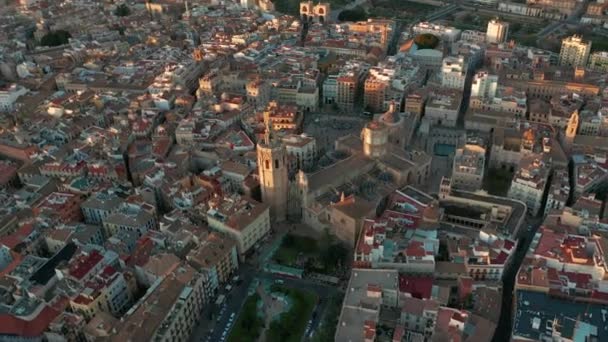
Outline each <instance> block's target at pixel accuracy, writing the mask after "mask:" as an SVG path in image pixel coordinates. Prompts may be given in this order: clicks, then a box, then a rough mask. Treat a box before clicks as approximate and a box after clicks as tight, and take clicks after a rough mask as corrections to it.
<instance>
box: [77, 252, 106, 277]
mask: <svg viewBox="0 0 608 342" xmlns="http://www.w3.org/2000/svg"><path fill="white" fill-rule="evenodd" d="M102 259H103V255H101V254H100V253H99V252H98V251H95V250H94V251H93V252H91V254H89V255H81V256H80V257H79V258H78V260H76V262H75V264H74V265H73V266H72V267H70V275H71V276H72V277H74V278H76V279H78V280H80V279H82V278H83V277H84V276H85V275H86V274H87V273H89V271H91V269H92V268H93V267H95V265H97V264H98V263H99V262H101V260H102Z"/></svg>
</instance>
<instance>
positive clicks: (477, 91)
mask: <svg viewBox="0 0 608 342" xmlns="http://www.w3.org/2000/svg"><path fill="white" fill-rule="evenodd" d="M497 88H498V76H497V75H492V74H490V73H488V72H487V71H479V72H477V73H476V74H475V76H474V77H473V82H472V83H471V97H478V98H481V99H484V100H493V99H494V97H495V96H496V89H497Z"/></svg>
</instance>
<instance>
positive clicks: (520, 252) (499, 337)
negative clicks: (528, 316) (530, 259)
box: [492, 218, 542, 342]
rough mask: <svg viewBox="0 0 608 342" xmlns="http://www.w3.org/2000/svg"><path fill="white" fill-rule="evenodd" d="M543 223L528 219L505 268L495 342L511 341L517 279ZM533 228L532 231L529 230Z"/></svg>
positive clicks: (539, 220)
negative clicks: (531, 244)
mask: <svg viewBox="0 0 608 342" xmlns="http://www.w3.org/2000/svg"><path fill="white" fill-rule="evenodd" d="M541 223H542V218H532V219H526V221H525V223H524V225H523V227H522V228H523V229H521V230H520V234H519V235H520V236H519V239H518V244H517V249H516V250H515V254H514V255H513V258H512V259H511V262H510V263H509V264H508V265H507V266H506V267H505V270H504V272H503V275H502V285H503V286H502V306H501V308H500V320H499V321H498V326H497V327H496V331H495V332H494V338H493V339H492V341H493V342H508V341H510V339H511V328H512V326H513V322H512V318H513V312H512V311H513V291H514V288H515V277H516V276H517V271H518V270H519V266H521V263H522V262H523V260H524V257H525V256H526V253H527V251H528V248H529V247H530V243H531V242H532V238H533V237H534V234H536V231H537V230H538V228H539V227H540V225H541ZM529 226H531V227H532V228H531V229H527V228H528V227H529Z"/></svg>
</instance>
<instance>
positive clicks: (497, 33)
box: [486, 19, 509, 44]
mask: <svg viewBox="0 0 608 342" xmlns="http://www.w3.org/2000/svg"><path fill="white" fill-rule="evenodd" d="M508 34H509V23H507V22H504V21H500V20H499V19H492V20H490V21H489V22H488V30H487V31H486V42H488V43H497V44H498V43H504V42H505V41H506V40H507V35H508Z"/></svg>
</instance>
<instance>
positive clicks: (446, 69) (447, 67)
mask: <svg viewBox="0 0 608 342" xmlns="http://www.w3.org/2000/svg"><path fill="white" fill-rule="evenodd" d="M466 76H467V73H466V66H465V61H464V57H463V56H458V57H453V56H449V57H446V58H444V59H443V63H442V65H441V86H442V87H444V88H450V89H458V90H463V89H464V83H465V80H466Z"/></svg>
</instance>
